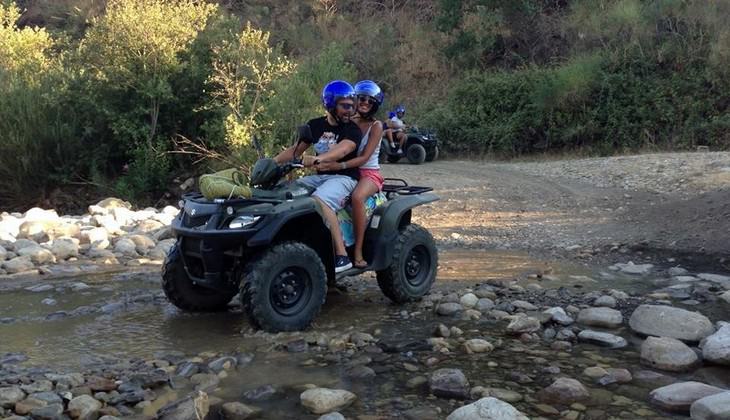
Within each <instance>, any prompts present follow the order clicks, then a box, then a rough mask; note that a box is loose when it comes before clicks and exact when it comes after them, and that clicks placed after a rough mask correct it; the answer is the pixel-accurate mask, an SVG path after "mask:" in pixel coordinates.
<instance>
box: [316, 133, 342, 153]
mask: <svg viewBox="0 0 730 420" xmlns="http://www.w3.org/2000/svg"><path fill="white" fill-rule="evenodd" d="M335 144H337V135H336V134H335V133H333V132H331V131H325V132H324V133H322V137H320V138H319V140H317V143H315V144H314V151H315V152H316V153H317V155H321V154H323V153H327V152H328V151H329V150H330V147H332V146H334V145H335Z"/></svg>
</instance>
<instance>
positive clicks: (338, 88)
mask: <svg viewBox="0 0 730 420" xmlns="http://www.w3.org/2000/svg"><path fill="white" fill-rule="evenodd" d="M344 98H350V99H352V100H353V101H354V100H355V89H353V88H352V86H351V85H350V84H349V83H347V82H345V81H344V80H333V81H331V82H329V83H327V85H326V86H325V87H324V89H322V105H324V109H326V110H327V112H329V113H330V114H332V116H333V117H335V118H337V113H335V107H336V106H337V101H339V100H340V99H344Z"/></svg>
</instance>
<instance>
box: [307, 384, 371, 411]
mask: <svg viewBox="0 0 730 420" xmlns="http://www.w3.org/2000/svg"><path fill="white" fill-rule="evenodd" d="M299 399H300V400H301V403H302V405H303V406H304V407H305V408H306V409H307V410H309V411H310V412H312V413H314V414H325V413H329V412H332V411H339V410H342V409H344V408H347V407H349V406H350V405H351V404H352V403H353V402H355V400H356V399H357V396H356V395H355V394H353V393H352V392H350V391H346V390H344V389H329V388H313V389H308V390H306V391H304V392H302V394H301V395H300V396H299Z"/></svg>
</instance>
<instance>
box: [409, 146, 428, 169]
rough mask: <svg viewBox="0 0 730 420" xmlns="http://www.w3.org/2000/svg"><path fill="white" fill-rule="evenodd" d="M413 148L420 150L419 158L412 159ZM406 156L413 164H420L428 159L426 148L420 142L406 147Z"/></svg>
mask: <svg viewBox="0 0 730 420" xmlns="http://www.w3.org/2000/svg"><path fill="white" fill-rule="evenodd" d="M411 149H413V150H418V156H417V159H412V157H413V156H412V152H411ZM406 158H408V162H410V163H412V164H413V165H420V164H422V163H423V162H425V161H426V148H425V147H423V146H422V145H420V144H412V145H410V146H409V147H408V148H407V149H406Z"/></svg>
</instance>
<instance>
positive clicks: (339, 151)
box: [317, 139, 357, 162]
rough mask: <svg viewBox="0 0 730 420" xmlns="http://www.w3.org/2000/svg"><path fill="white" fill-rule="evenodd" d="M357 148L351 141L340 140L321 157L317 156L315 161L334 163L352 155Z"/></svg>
mask: <svg viewBox="0 0 730 420" xmlns="http://www.w3.org/2000/svg"><path fill="white" fill-rule="evenodd" d="M356 147H357V144H356V143H355V142H354V141H352V140H348V139H345V140H342V141H341V142H339V143H337V144H335V145H333V146H332V147H330V149H329V150H328V151H327V153H322V154H321V155H319V156H317V160H320V161H323V162H324V161H332V162H336V161H338V160H340V159H342V158H343V157H345V156H347V155H348V154H350V153H352V151H353V150H355V148H356Z"/></svg>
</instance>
